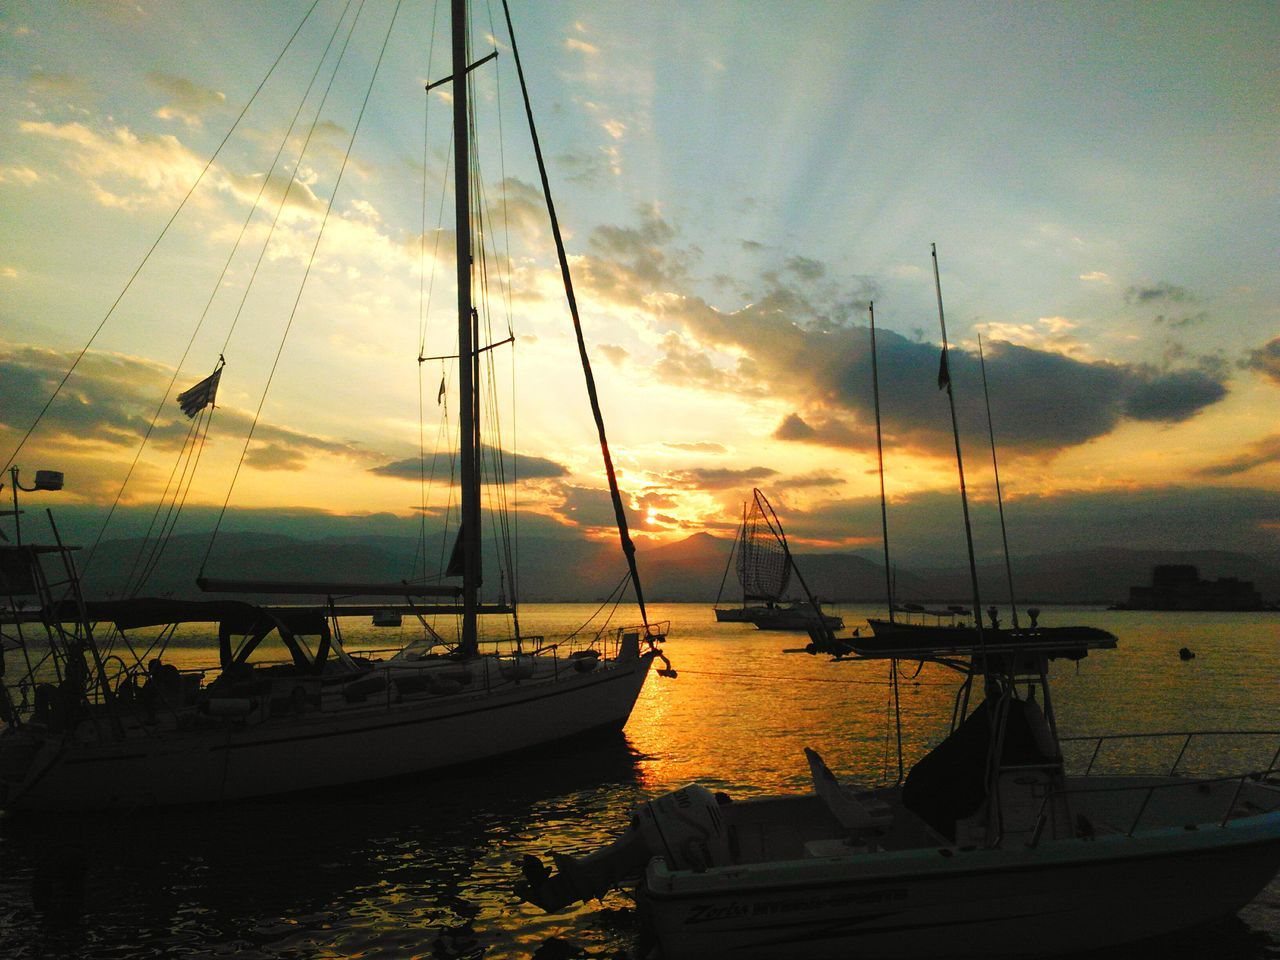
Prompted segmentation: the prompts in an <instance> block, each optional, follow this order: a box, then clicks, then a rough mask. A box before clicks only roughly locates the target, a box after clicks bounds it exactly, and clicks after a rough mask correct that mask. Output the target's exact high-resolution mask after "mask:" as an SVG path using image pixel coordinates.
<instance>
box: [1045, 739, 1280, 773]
mask: <svg viewBox="0 0 1280 960" xmlns="http://www.w3.org/2000/svg"><path fill="white" fill-rule="evenodd" d="M1173 737H1182V738H1183V741H1182V746H1181V748H1179V750H1178V756H1177V757H1176V758H1175V759H1174V761H1173V765H1172V766H1170V767H1169V773H1168V775H1169V776H1174V775H1175V774H1176V773H1177V772H1178V766H1179V765H1180V764H1181V763H1182V758H1183V757H1184V756H1186V753H1187V748H1188V747H1189V746H1190V745H1191V741H1192V740H1193V739H1195V738H1196V737H1276V738H1277V739H1280V730H1191V731H1187V730H1170V731H1159V732H1155V733H1105V734H1100V735H1097V736H1079V737H1059V738H1058V742H1059V743H1064V744H1065V743H1093V744H1094V747H1093V753H1092V754H1091V755H1090V757H1089V763H1088V766H1086V767H1085V771H1084V774H1083V776H1086V777H1087V776H1089V775H1090V773H1092V771H1093V765H1094V763H1095V762H1097V759H1098V754H1099V753H1100V752H1101V750H1102V745H1103V743H1109V742H1115V741H1119V740H1155V739H1161V738H1164V739H1170V738H1173ZM1277 764H1280V745H1278V746H1277V747H1276V752H1275V753H1274V754H1273V755H1272V757H1271V763H1270V764H1269V769H1270V768H1274V767H1275V766H1276V765H1277Z"/></svg>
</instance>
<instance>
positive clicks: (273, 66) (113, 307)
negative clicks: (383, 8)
mask: <svg viewBox="0 0 1280 960" xmlns="http://www.w3.org/2000/svg"><path fill="white" fill-rule="evenodd" d="M319 2H320V0H313V2H312V4H311V6H310V7H308V8H307V12H306V14H304V15H303V17H302V20H301V22H300V23H299V24H298V26H297V28H296V29H295V30H294V31H293V33H292V35H291V36H290V37H289V42H288V43H286V44H285V45H284V49H283V50H281V51H280V54H279V56H277V57H276V59H275V60H274V61H273V62H272V64H271V67H270V69H268V70H267V73H266V75H265V76H264V77H263V78H262V80H261V81H260V82H259V83H258V86H257V87H256V88H255V89H254V91H253V94H252V95H251V96H250V97H249V99H248V101H247V102H246V103H245V105H244V107H243V109H241V111H240V113H239V115H238V116H237V117H236V119H235V121H234V122H233V123H232V124H231V127H230V129H228V130H227V132H226V135H225V136H223V138H222V141H221V142H220V143H219V144H218V146H217V148H216V149H215V150H214V151H213V154H212V156H210V157H209V160H208V162H207V163H206V164H205V165H204V168H203V169H202V170H201V171H200V174H199V175H198V176H197V177H196V179H195V182H194V183H192V184H191V187H190V189H188V190H187V192H186V194H185V195H184V196H183V198H182V199H181V200H180V201H179V202H178V206H177V209H175V210H174V211H173V213H172V215H171V216H170V217H169V219H168V220H167V221H166V222H165V225H164V227H163V228H162V229H161V230H160V235H159V236H158V237H156V239H155V240H154V241H153V242H152V244H151V246H150V247H148V248H147V252H146V253H145V254H143V257H142V260H141V261H140V262H139V263H138V266H137V267H136V268H135V269H134V271H133V273H132V274H130V275H129V279H128V280H126V281H125V285H124V288H123V289H121V291H120V293H119V294H118V295H117V296H116V298H115V300H113V301H112V303H111V306H110V307H109V308H108V309H107V312H106V314H105V315H104V316H103V317H102V319H101V320H100V321H98V325H97V326H96V327H95V328H94V330H93V333H92V334H91V335H90V337H89V340H88V342H87V343H86V344H85V345H84V347H83V348H82V349H81V350H80V352H79V353H78V354H77V355H76V358H75V360H74V361H72V363H71V366H70V367H68V368H67V372H66V373H65V374H63V376H62V379H61V380H60V381H59V382H58V385H57V387H55V388H54V391H53V393H52V395H50V397H49V399H48V400H46V401H45V405H44V406H43V407H41V408H40V412H39V413H38V414H36V418H35V420H34V421H33V422H32V424H31V426H30V427H28V428H27V432H26V433H24V434H23V435H22V439H21V440H19V441H18V445H17V446H16V447H14V449H13V452H12V453H11V454H9V459H8V460H6V461H5V464H4V466H3V467H0V472H3V471H4V470H8V469H9V467H10V465H11V464H12V463H13V461H14V459H15V458H16V457H17V456H18V454H19V453H21V452H22V448H23V447H24V446H25V445H26V442H27V441H28V440H29V439H30V438H31V434H32V433H34V432H35V429H36V427H37V426H39V424H40V421H41V420H42V419H44V415H45V414H46V413H47V412H48V410H49V407H50V406H52V405H53V401H54V400H55V399H57V397H58V394H59V393H61V392H62V388H63V387H64V386H66V384H67V381H68V380H70V379H71V374H72V373H74V372H75V369H76V367H78V366H79V365H80V361H81V360H83V359H84V355H85V354H86V353H88V352H89V348H90V347H91V346H93V342H94V341H95V340H97V339H98V334H99V333H101V332H102V328H103V327H104V326H106V324H107V321H108V320H110V319H111V315H112V314H113V313H115V311H116V307H118V306H120V302H121V301H122V300H123V299H124V296H125V294H126V293H128V292H129V289H130V288H131V287H132V286H133V281H134V280H136V279H137V278H138V275H139V274H140V273H142V268H143V267H145V266H146V265H147V262H148V261H149V260H150V259H151V255H152V254H153V253H155V251H156V248H157V247H158V246H160V241H161V240H163V239H164V238H165V236H166V235H167V234H168V232H169V228H170V227H172V226H173V224H174V221H175V220H177V219H178V214H180V213H181V212H182V211H183V209H184V208H185V207H186V205H187V201H188V200H190V199H191V196H192V194H194V193H195V192H196V187H198V186H200V184H201V183H202V182H203V181H204V178H205V174H207V173H208V172H209V170H210V169H211V168H212V167H213V162H214V161H215V160H216V159H218V155H219V154H220V153H222V148H223V147H225V146H226V145H227V141H228V140H230V139H231V135H232V134H233V133H235V131H236V129H237V128H238V127H239V126H240V121H241V120H243V119H244V117H245V114H247V113H248V112H249V107H251V106H252V105H253V103H254V101H255V100H257V98H258V94H259V93H261V92H262V88H263V87H265V86H266V84H267V81H268V80H270V79H271V76H272V74H274V73H275V71H276V67H278V66H279V65H280V61H281V60H283V59H284V55H285V54H286V53H287V52H288V50H289V47H291V46H292V45H293V41H294V40H295V39H297V36H298V34H299V33H300V32H301V31H302V28H303V26H304V25H305V24H306V22H307V20H309V19H310V17H311V13H312V11H314V10H315V8H316V6H317V4H319Z"/></svg>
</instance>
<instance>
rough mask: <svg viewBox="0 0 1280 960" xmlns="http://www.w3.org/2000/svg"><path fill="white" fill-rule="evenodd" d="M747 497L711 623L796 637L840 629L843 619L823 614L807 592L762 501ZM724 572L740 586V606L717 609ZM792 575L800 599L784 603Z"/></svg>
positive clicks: (774, 518)
mask: <svg viewBox="0 0 1280 960" xmlns="http://www.w3.org/2000/svg"><path fill="white" fill-rule="evenodd" d="M751 493H752V504H751V510H750V512H748V511H747V509H746V507H745V505H744V507H743V513H742V524H741V526H740V527H739V528H738V536H737V537H736V538H735V539H734V546H733V548H732V549H731V550H730V552H729V560H728V562H727V563H726V564H725V571H724V576H723V577H721V579H720V591H719V594H718V595H717V596H716V602H715V614H716V622H717V623H751V624H754V625H755V626H756V627H757V628H758V629H760V630H791V631H796V632H799V633H804V632H807V631H809V630H811V629H814V628H818V629H819V630H826V631H834V630H840V629H842V628H843V627H844V620H843V619H842V618H841V617H838V616H835V615H833V614H829V613H824V612H823V611H822V604H821V602H820V601H819V600H818V599H817V598H816V597H814V596H813V595H812V594H811V593H809V588H808V586H807V585H805V583H804V578H803V577H802V576H800V571H799V570H798V569H797V568H796V564H795V558H794V557H792V555H791V548H790V546H789V544H788V543H787V535H786V533H785V532H784V531H783V529H782V521H780V520H779V519H778V515H777V514H776V513H775V512H774V510H773V506H772V505H771V504H770V503H769V500H768V498H766V497H765V495H764V494H763V493H761V492H760V491H759V490H752V491H751ZM735 561H736V562H735ZM730 567H733V569H734V572H735V574H736V575H737V578H738V583H739V584H740V585H741V587H742V605H741V606H738V607H722V606H720V598H721V597H722V596H723V595H724V585H725V581H727V580H728V577H729V568H730ZM793 573H794V574H796V578H797V579H798V580H799V581H800V583H801V587H802V588H803V590H804V592H805V594H806V597H805V599H804V600H788V599H785V597H786V595H787V587H788V586H789V585H790V583H791V575H792V574H793Z"/></svg>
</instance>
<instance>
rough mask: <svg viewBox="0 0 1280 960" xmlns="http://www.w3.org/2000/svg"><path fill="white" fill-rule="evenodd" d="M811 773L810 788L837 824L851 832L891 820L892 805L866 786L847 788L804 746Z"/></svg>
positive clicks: (870, 829) (878, 825) (870, 828)
mask: <svg viewBox="0 0 1280 960" xmlns="http://www.w3.org/2000/svg"><path fill="white" fill-rule="evenodd" d="M804 755H805V758H806V759H807V760H808V761H809V773H810V775H811V776H812V777H813V791H814V793H816V794H817V795H818V796H819V797H821V798H822V801H823V802H824V803H825V804H826V805H827V809H828V810H830V811H831V815H832V816H833V817H835V818H836V820H837V821H838V822H839V824H840V826H842V827H844V829H846V830H848V831H849V832H851V833H865V832H868V831H874V830H876V829H878V828H881V827H887V826H888V825H889V824H890V823H892V822H893V809H892V808H891V807H890V806H889V805H888V804H887V803H885V802H884V801H883V800H880V799H877V798H876V796H875V795H874V794H873V793H871V792H870V791H868V790H857V789H851V788H850V787H849V786H846V785H844V784H842V783H841V782H840V781H839V780H837V779H836V775H835V774H834V773H832V772H831V770H830V769H829V768H828V767H827V765H826V763H824V762H823V760H822V757H821V756H819V755H818V752H817V751H816V750H811V749H809V748H808V747H805V748H804Z"/></svg>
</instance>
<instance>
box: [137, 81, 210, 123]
mask: <svg viewBox="0 0 1280 960" xmlns="http://www.w3.org/2000/svg"><path fill="white" fill-rule="evenodd" d="M147 82H148V83H150V84H151V86H153V87H154V88H156V89H157V90H159V91H160V92H161V93H163V94H165V96H167V97H168V100H167V101H166V102H165V103H164V104H163V105H162V106H161V107H160V108H159V109H157V110H156V116H157V117H159V118H160V119H161V120H181V121H182V122H183V123H184V124H186V125H187V126H188V127H190V128H192V129H201V128H203V127H204V118H205V116H206V115H208V114H210V113H212V112H213V111H215V110H217V109H218V108H220V107H222V106H223V105H224V104H225V103H226V102H227V97H226V94H224V93H222V92H220V91H218V90H210V89H208V88H207V87H202V86H199V85H198V84H195V83H192V82H191V81H190V80H187V79H184V78H183V77H175V76H171V75H169V74H167V73H152V74H148V76H147Z"/></svg>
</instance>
